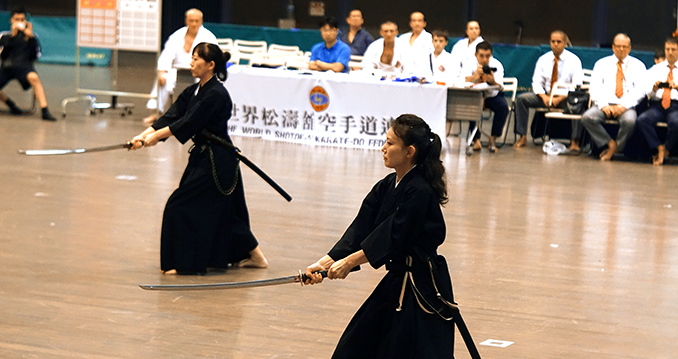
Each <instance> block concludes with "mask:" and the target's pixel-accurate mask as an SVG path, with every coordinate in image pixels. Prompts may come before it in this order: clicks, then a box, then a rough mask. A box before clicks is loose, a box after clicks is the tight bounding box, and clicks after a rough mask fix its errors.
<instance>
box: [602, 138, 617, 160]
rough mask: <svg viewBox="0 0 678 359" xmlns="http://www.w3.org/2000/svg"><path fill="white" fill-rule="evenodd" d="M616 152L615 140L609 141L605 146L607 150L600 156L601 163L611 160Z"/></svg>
mask: <svg viewBox="0 0 678 359" xmlns="http://www.w3.org/2000/svg"><path fill="white" fill-rule="evenodd" d="M616 152H617V142H616V141H615V140H612V141H610V142H609V143H608V144H607V149H606V150H605V151H603V152H602V153H601V154H600V160H601V161H609V160H611V159H612V156H614V154H615V153H616Z"/></svg>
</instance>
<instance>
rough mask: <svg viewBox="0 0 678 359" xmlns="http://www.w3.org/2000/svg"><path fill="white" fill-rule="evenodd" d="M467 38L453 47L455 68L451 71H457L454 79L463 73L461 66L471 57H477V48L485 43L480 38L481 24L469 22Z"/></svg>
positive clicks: (451, 52) (451, 53)
mask: <svg viewBox="0 0 678 359" xmlns="http://www.w3.org/2000/svg"><path fill="white" fill-rule="evenodd" d="M466 36H467V37H466V38H465V39H461V40H459V41H457V43H456V44H454V46H452V51H450V55H452V58H453V59H454V64H455V68H453V69H450V70H452V71H457V73H455V74H454V77H457V76H458V72H459V71H461V65H462V64H463V63H464V60H466V59H467V58H469V57H475V54H476V46H478V44H479V43H481V42H483V41H485V40H483V37H482V36H480V24H478V22H477V21H469V22H468V23H467V24H466Z"/></svg>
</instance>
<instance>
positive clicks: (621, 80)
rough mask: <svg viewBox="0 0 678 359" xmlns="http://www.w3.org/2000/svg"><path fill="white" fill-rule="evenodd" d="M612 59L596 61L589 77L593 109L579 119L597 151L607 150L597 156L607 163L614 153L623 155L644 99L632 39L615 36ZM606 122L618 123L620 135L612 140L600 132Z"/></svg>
mask: <svg viewBox="0 0 678 359" xmlns="http://www.w3.org/2000/svg"><path fill="white" fill-rule="evenodd" d="M612 52H613V53H614V54H613V55H610V56H606V57H603V58H602V59H600V60H598V61H596V64H595V65H594V66H593V75H592V76H591V87H590V90H589V92H590V93H591V100H592V101H593V104H594V105H593V106H592V107H591V108H590V109H588V110H587V111H586V112H585V113H584V115H582V117H581V122H582V125H583V126H584V128H586V130H587V131H588V132H589V133H590V134H591V138H592V139H593V141H594V142H595V143H596V145H598V146H599V147H604V146H607V148H606V149H605V150H603V152H602V153H601V154H600V160H601V161H608V160H611V159H612V156H613V155H614V154H615V153H616V152H622V151H623V150H624V145H625V144H626V142H627V140H628V139H629V137H631V135H632V134H633V130H634V128H635V125H636V117H637V114H636V110H635V107H636V105H637V104H638V102H640V100H642V99H643V98H644V97H645V91H644V90H643V85H644V84H645V83H644V81H645V72H646V68H645V64H644V63H643V62H642V61H640V60H638V59H636V58H635V57H633V56H629V53H630V52H631V38H629V37H628V36H627V35H626V34H617V36H615V37H614V40H613V42H612ZM606 120H615V121H617V122H618V123H619V133H618V134H617V138H616V139H613V138H612V137H610V135H609V134H608V133H607V131H605V128H603V123H605V121H606Z"/></svg>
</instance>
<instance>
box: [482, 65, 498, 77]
mask: <svg viewBox="0 0 678 359" xmlns="http://www.w3.org/2000/svg"><path fill="white" fill-rule="evenodd" d="M495 71H497V68H496V67H490V65H483V73H484V74H485V75H489V74H491V73H493V72H495Z"/></svg>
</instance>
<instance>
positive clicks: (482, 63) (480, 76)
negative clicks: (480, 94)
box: [460, 41, 509, 153]
mask: <svg viewBox="0 0 678 359" xmlns="http://www.w3.org/2000/svg"><path fill="white" fill-rule="evenodd" d="M460 80H463V82H466V83H469V82H470V83H472V84H473V85H474V86H497V85H498V86H500V88H501V85H502V82H503V80H504V66H502V64H501V62H499V60H497V59H495V58H494V57H492V45H491V44H490V43H489V42H487V41H483V42H481V43H479V44H478V46H476V53H475V57H469V58H467V59H466V60H465V61H464V62H463V63H462V67H461V79H460ZM485 107H486V108H488V109H490V110H491V111H492V112H494V121H493V122H492V132H491V136H490V140H489V142H488V144H487V148H488V149H489V150H490V152H491V153H494V152H496V151H497V146H496V145H495V144H496V140H497V137H499V136H501V133H502V131H503V130H504V124H505V123H506V117H507V116H508V113H509V108H508V104H507V103H506V98H505V97H504V92H502V91H501V89H499V90H494V91H492V93H491V94H490V96H487V97H486V98H485ZM475 126H476V123H475V121H471V122H470V124H469V131H473V129H474V128H475ZM480 148H481V143H480V132H476V137H475V138H474V143H473V150H475V151H480Z"/></svg>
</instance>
